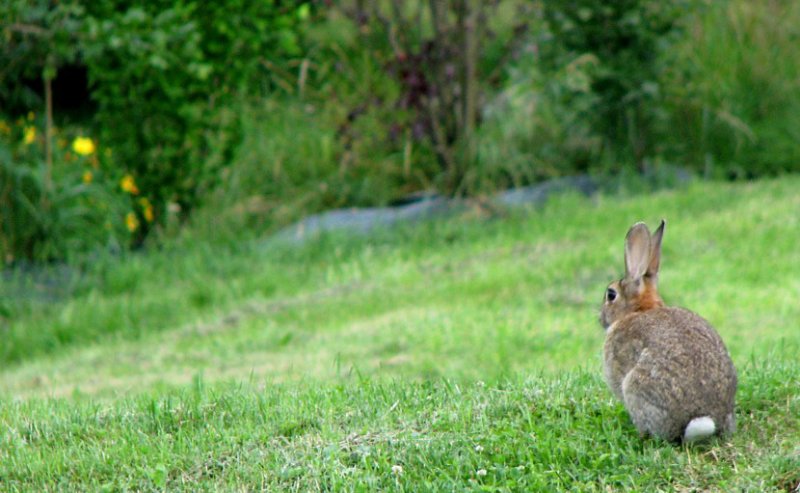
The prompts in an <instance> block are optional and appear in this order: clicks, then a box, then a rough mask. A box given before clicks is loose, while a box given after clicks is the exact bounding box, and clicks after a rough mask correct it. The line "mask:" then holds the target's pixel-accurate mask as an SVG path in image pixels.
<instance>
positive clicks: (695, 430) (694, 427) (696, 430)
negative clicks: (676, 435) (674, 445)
mask: <svg viewBox="0 0 800 493" xmlns="http://www.w3.org/2000/svg"><path fill="white" fill-rule="evenodd" d="M715 431H717V427H716V425H715V424H714V420H713V419H711V416H703V417H702V418H694V419H693V420H691V421H689V424H688V425H686V431H684V432H683V441H684V442H687V443H690V442H695V441H697V440H702V439H704V438H707V437H710V436H711V435H713V434H714V432H715Z"/></svg>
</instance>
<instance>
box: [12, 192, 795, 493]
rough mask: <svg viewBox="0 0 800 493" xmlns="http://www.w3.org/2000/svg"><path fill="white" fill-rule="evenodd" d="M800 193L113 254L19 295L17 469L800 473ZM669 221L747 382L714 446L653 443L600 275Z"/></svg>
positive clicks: (652, 199) (67, 483) (540, 481)
mask: <svg viewBox="0 0 800 493" xmlns="http://www.w3.org/2000/svg"><path fill="white" fill-rule="evenodd" d="M798 186H800V178H799V177H787V178H784V179H782V180H772V181H763V182H758V183H748V184H715V183H696V184H693V185H691V186H690V187H688V188H686V189H683V190H673V191H661V192H657V193H654V194H650V195H646V196H633V197H623V196H599V197H596V198H593V199H585V198H582V197H578V196H573V195H563V196H558V197H555V198H554V199H553V200H551V201H550V202H549V203H548V204H547V205H546V206H545V207H543V208H541V209H539V210H535V211H530V212H528V213H524V214H523V213H514V214H510V215H508V216H506V217H499V218H485V217H483V216H482V215H481V214H480V213H479V211H475V212H474V213H473V212H467V213H465V214H464V215H462V216H459V217H456V218H453V219H451V220H448V221H440V222H433V223H426V224H421V225H417V226H413V227H404V228H401V229H399V230H396V231H392V232H389V231H384V232H380V233H377V234H375V235H373V236H370V237H347V236H346V235H333V236H325V237H322V238H319V239H316V240H313V241H310V242H308V243H306V244H305V245H303V246H301V247H297V246H290V245H280V244H275V243H270V242H265V241H257V242H247V243H246V244H245V243H243V244H240V245H237V246H210V245H209V244H205V243H203V242H201V241H200V240H199V239H197V238H194V239H192V238H187V239H185V240H184V242H183V244H182V247H181V248H178V247H174V248H169V249H167V250H164V251H160V252H151V253H148V254H145V255H138V256H132V257H131V258H129V259H126V261H125V262H122V263H111V262H106V263H102V265H98V266H96V267H94V268H93V269H92V270H90V271H89V272H87V273H86V274H85V278H84V279H83V280H81V281H79V282H78V283H77V284H76V286H75V288H74V290H73V295H72V296H71V297H70V298H68V299H66V300H63V301H60V302H56V303H49V304H47V305H44V304H37V303H35V302H29V303H15V304H13V305H12V306H11V307H10V309H9V310H8V311H9V313H10V317H8V321H7V322H5V326H4V327H3V328H2V331H3V345H2V349H1V350H0V355H2V358H3V362H4V363H3V370H2V371H0V396H2V397H0V426H1V427H2V429H3V430H4V432H3V433H2V434H0V484H2V485H3V487H4V488H6V489H19V490H30V489H34V490H62V489H78V490H83V489H103V488H105V489H108V490H112V491H116V490H126V489H130V490H151V489H156V490H158V489H167V490H179V489H184V490H197V489H201V490H214V489H225V490H238V489H242V490H252V489H261V488H265V489H271V490H276V489H285V490H296V491H308V490H359V491H374V490H379V489H388V490H411V491H418V490H428V489H440V490H463V489H474V490H491V491H496V490H524V491H531V490H554V489H562V490H573V491H576V490H581V491H591V490H598V491H606V490H608V489H611V490H648V491H654V490H678V491H689V490H693V489H695V490H716V491H733V490H737V491H738V490H744V491H791V490H792V489H793V488H795V487H796V486H797V483H798V482H800V467H798V464H800V447H799V446H798V444H800V393H798V392H797V381H799V380H800V368H799V367H798V366H797V364H796V355H797V354H798V351H800V331H798V320H800V305H799V304H798V303H797V299H798V294H800V277H798V275H797V273H798V272H800V255H797V248H796V245H797V244H798V242H799V240H800V219H798V216H797V211H798V210H800V194H798V193H797V189H798ZM661 217H665V218H666V219H667V221H668V225H667V231H666V235H665V239H664V258H663V263H662V275H661V280H660V282H661V288H662V294H663V296H664V297H665V298H666V299H667V301H668V302H671V303H673V304H677V305H682V306H686V307H689V308H691V309H693V310H695V311H697V312H699V313H700V314H702V315H703V316H704V317H706V318H707V319H709V320H710V321H711V322H712V323H713V324H714V325H715V326H716V327H717V328H718V330H719V332H720V334H721V335H722V337H723V339H724V340H725V341H726V343H727V345H728V348H729V349H730V352H731V354H732V357H733V359H734V362H735V363H736V365H737V368H738V369H739V375H740V390H739V394H738V409H737V413H738V420H739V424H740V429H739V431H738V432H737V434H736V435H734V436H733V437H732V438H731V439H729V440H718V441H714V442H712V443H709V444H707V445H704V446H701V447H695V448H682V447H675V446H672V445H668V444H665V443H662V442H659V441H656V440H640V439H639V438H638V437H637V435H636V432H635V429H634V428H633V426H632V424H631V423H630V420H629V418H628V417H627V415H626V413H625V411H624V409H623V407H622V406H621V405H620V404H619V403H617V402H614V401H613V400H612V397H611V394H610V392H609V391H608V390H607V389H606V388H605V386H604V383H603V382H602V379H601V360H600V355H601V351H602V344H603V332H602V330H601V329H600V326H599V324H598V322H597V314H598V310H599V303H600V301H601V299H602V293H603V290H604V288H605V285H606V283H607V282H608V281H609V280H611V279H613V278H615V277H617V276H619V275H620V274H621V271H622V244H623V238H624V234H625V232H626V231H627V228H628V226H629V225H630V224H631V223H633V222H634V221H636V220H640V219H644V220H646V221H648V222H649V223H651V224H652V223H655V221H656V220H657V219H659V218H661ZM0 323H2V322H0ZM392 466H401V467H402V473H396V472H393V470H392ZM397 470H398V468H395V471H397ZM484 470H485V475H483V473H482V472H481V473H480V474H479V472H478V471H484Z"/></svg>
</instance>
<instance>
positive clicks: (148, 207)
mask: <svg viewBox="0 0 800 493" xmlns="http://www.w3.org/2000/svg"><path fill="white" fill-rule="evenodd" d="M139 205H141V206H142V215H143V216H144V219H145V221H147V222H149V223H151V222H153V219H155V215H154V214H153V204H151V203H150V201H149V200H147V197H142V198H140V199H139Z"/></svg>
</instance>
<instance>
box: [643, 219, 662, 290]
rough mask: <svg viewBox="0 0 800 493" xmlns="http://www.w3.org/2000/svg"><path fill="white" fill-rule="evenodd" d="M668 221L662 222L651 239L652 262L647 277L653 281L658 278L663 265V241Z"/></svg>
mask: <svg viewBox="0 0 800 493" xmlns="http://www.w3.org/2000/svg"><path fill="white" fill-rule="evenodd" d="M666 225H667V221H665V220H663V219H662V220H661V224H659V225H658V228H657V229H656V231H655V233H653V236H651V237H650V248H651V252H650V262H649V264H648V265H647V276H648V277H651V278H653V279H656V278H657V277H658V267H659V265H660V264H661V240H662V239H663V238H664V227H665V226H666Z"/></svg>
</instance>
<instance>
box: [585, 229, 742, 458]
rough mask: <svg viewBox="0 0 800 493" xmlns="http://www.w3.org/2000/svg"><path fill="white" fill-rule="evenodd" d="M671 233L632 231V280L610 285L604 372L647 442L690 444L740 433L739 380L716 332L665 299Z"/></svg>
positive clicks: (628, 262) (628, 247)
mask: <svg viewBox="0 0 800 493" xmlns="http://www.w3.org/2000/svg"><path fill="white" fill-rule="evenodd" d="M665 226H666V222H665V221H664V220H663V219H662V220H661V224H660V225H659V227H658V229H656V231H655V233H654V234H653V235H651V234H650V230H648V229H647V226H646V225H645V224H644V223H641V222H640V223H636V224H634V225H633V226H631V228H630V230H628V234H627V236H626V237H625V277H623V278H622V279H621V280H619V281H614V282H612V283H611V284H609V285H608V288H607V289H606V292H605V297H604V300H603V306H602V309H601V313H600V323H601V324H602V326H603V328H604V329H605V331H606V338H605V345H604V348H603V352H604V355H603V356H604V368H603V370H604V374H605V380H606V383H608V386H609V387H610V388H611V391H612V392H613V393H614V395H615V396H616V397H617V398H619V399H620V400H622V402H623V403H624V404H625V408H626V409H627V411H628V414H630V417H631V420H632V421H633V424H634V425H635V426H636V428H637V430H638V431H639V435H640V436H641V437H646V436H655V437H658V438H661V439H663V440H666V441H669V442H681V441H682V442H684V443H689V442H694V441H699V440H703V439H706V438H708V437H710V436H712V435H715V434H722V435H728V434H731V433H733V432H734V431H735V430H736V416H735V414H734V401H735V395H736V385H737V377H736V368H734V366H733V362H732V361H731V358H730V355H729V354H728V350H727V349H726V347H725V344H724V343H723V342H722V339H721V338H720V336H719V334H717V332H716V331H715V330H714V329H713V328H712V327H711V325H710V324H709V323H708V322H707V321H706V320H704V319H703V318H702V317H700V316H699V315H697V314H695V313H693V312H691V311H689V310H686V309H684V308H678V307H670V306H666V305H665V304H664V302H663V301H662V299H661V297H660V296H659V294H658V289H657V287H658V286H657V285H658V269H659V265H660V263H661V239H662V238H663V236H664V227H665Z"/></svg>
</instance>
